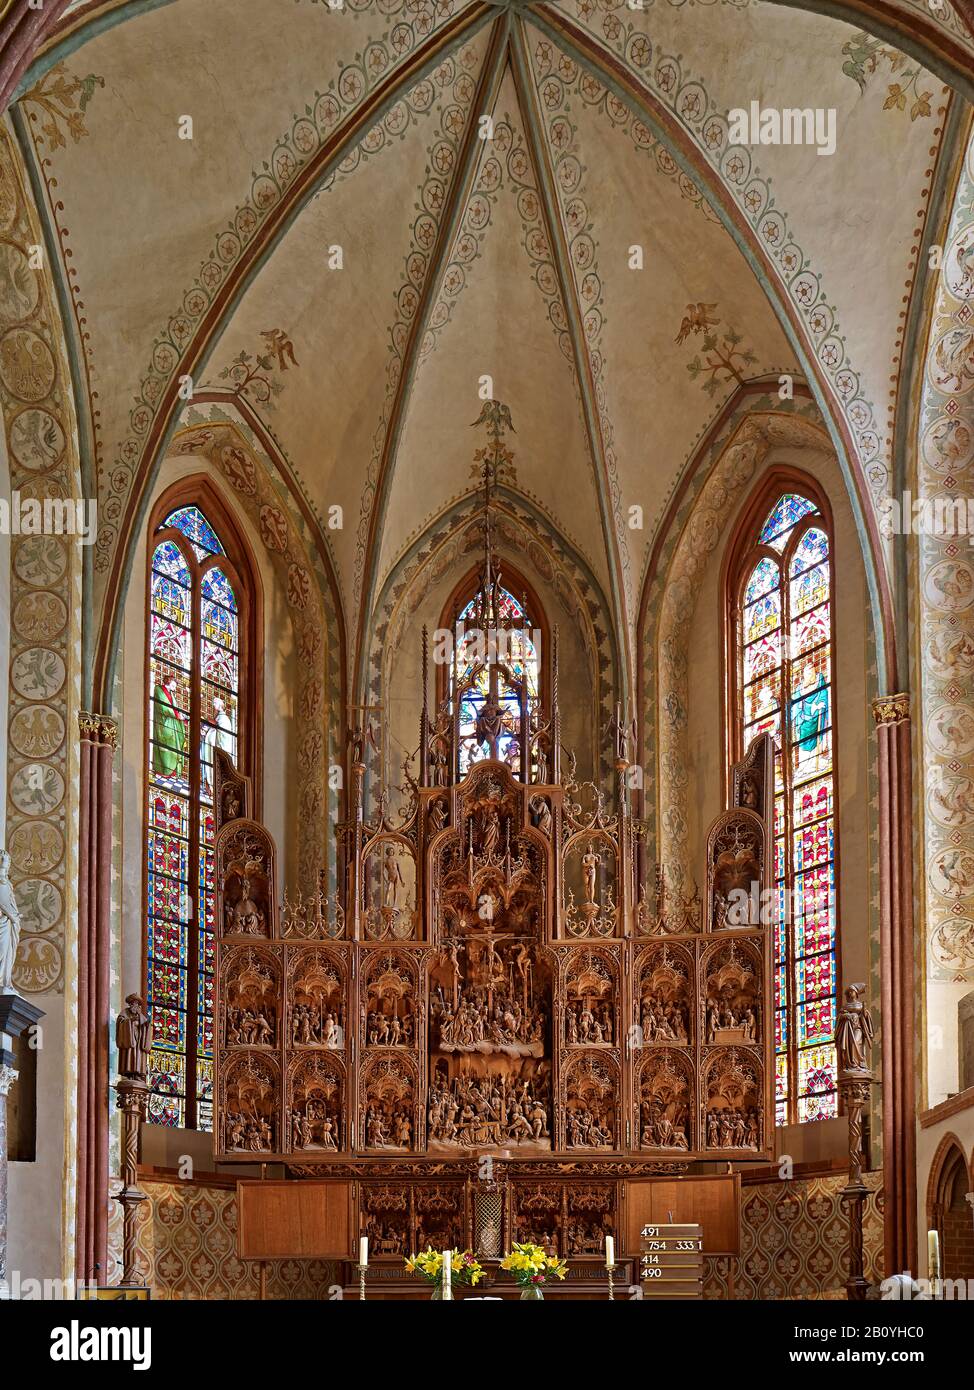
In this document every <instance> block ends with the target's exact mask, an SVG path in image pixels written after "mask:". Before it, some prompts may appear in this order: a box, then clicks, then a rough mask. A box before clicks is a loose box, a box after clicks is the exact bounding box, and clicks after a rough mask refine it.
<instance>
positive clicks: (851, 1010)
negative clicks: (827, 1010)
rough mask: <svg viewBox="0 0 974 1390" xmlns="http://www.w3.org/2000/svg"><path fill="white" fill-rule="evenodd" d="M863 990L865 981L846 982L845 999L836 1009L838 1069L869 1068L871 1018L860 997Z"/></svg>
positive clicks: (863, 1070) (861, 1070)
mask: <svg viewBox="0 0 974 1390" xmlns="http://www.w3.org/2000/svg"><path fill="white" fill-rule="evenodd" d="M865 992H866V986H865V984H859V985H847V986H846V990H845V1002H844V1003H843V1004H842V1006H841V1008H840V1009H839V1016H838V1019H837V1021H836V1027H835V1046H836V1049H837V1051H838V1054H839V1071H840V1072H843V1071H846V1072H855V1071H859V1072H868V1071H869V1062H870V1053H871V1051H872V1045H873V1021H872V1017H871V1015H870V1013H869V1009H868V1008H867V1006H866V1004H865V1001H864V999H863V995H864V994H865Z"/></svg>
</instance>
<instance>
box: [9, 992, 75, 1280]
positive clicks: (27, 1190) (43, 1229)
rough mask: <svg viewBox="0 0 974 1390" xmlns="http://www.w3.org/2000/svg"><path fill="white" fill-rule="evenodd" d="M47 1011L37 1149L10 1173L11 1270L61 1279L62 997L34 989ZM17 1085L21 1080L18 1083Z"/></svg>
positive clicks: (43, 1023)
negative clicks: (26, 1160)
mask: <svg viewBox="0 0 974 1390" xmlns="http://www.w3.org/2000/svg"><path fill="white" fill-rule="evenodd" d="M30 1002H31V1003H32V1004H36V1005H37V1007H38V1008H39V1009H43V1010H44V1018H43V1019H42V1020H41V1024H40V1027H41V1030H42V1031H41V1045H40V1047H39V1048H38V1050H37V1150H36V1157H35V1159H34V1162H33V1163H11V1164H10V1167H9V1172H8V1185H9V1190H8V1212H7V1220H8V1225H7V1275H8V1278H9V1279H11V1280H12V1279H13V1277H14V1272H15V1271H19V1273H20V1277H21V1278H22V1279H24V1278H31V1279H59V1278H62V1277H63V1275H64V1273H65V1271H64V1269H63V1252H62V1244H61V1236H62V1218H63V1215H64V1211H63V1202H64V1196H65V1190H66V1185H65V1172H64V1169H65V1152H64V1143H65V1141H64V1124H65V1094H64V1045H65V1044H64V996H63V995H61V994H32V995H31V996H30ZM14 1084H15V1086H16V1085H17V1084H18V1083H16V1082H15V1083H14Z"/></svg>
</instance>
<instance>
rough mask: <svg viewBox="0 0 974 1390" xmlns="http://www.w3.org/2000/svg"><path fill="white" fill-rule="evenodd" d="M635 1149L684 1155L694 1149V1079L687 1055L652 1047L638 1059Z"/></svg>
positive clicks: (664, 1048)
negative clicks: (637, 1140)
mask: <svg viewBox="0 0 974 1390" xmlns="http://www.w3.org/2000/svg"><path fill="white" fill-rule="evenodd" d="M636 1093H637V1097H638V1105H639V1121H638V1124H639V1147H640V1148H641V1149H675V1150H677V1151H679V1152H683V1153H685V1152H687V1150H689V1149H692V1148H694V1147H695V1146H696V1144H695V1140H696V1131H695V1126H694V1109H695V1097H696V1076H695V1071H694V1066H693V1061H692V1059H691V1057H690V1054H689V1053H687V1052H681V1051H679V1050H678V1049H677V1048H672V1047H654V1048H652V1049H651V1050H650V1051H648V1053H647V1055H643V1056H641V1057H640V1058H639V1061H638V1063H637V1072H636Z"/></svg>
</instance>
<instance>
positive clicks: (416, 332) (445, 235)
mask: <svg viewBox="0 0 974 1390" xmlns="http://www.w3.org/2000/svg"><path fill="white" fill-rule="evenodd" d="M510 28H511V19H510V15H509V14H507V13H504V14H503V15H501V16H500V17H499V18H498V19H497V20H495V21H494V28H493V32H492V34H491V41H490V46H489V47H488V50H487V55H486V57H485V59H484V62H483V66H482V67H481V70H480V77H479V80H478V84H477V92H476V94H475V96H474V99H473V101H472V102H471V105H470V118H469V120H468V122H467V129H466V131H465V133H464V137H463V146H462V148H461V151H460V158H459V160H458V162H457V170H456V173H455V175H454V178H453V182H452V183H451V185H450V191H449V194H448V196H447V202H446V207H445V209H444V213H443V216H442V218H441V220H440V227H439V232H438V234H437V238H436V242H435V245H434V247H433V252H432V255H431V257H430V267H429V271H428V272H427V275H426V279H425V281H424V283H423V288H422V291H421V293H420V298H419V304H418V306H417V309H416V313H415V314H414V316H413V322H412V327H411V329H410V332H409V339H408V341H407V343H406V349H405V352H404V353H403V365H402V371H401V372H400V374H399V380H398V382H397V383H396V389H395V393H394V395H393V400H392V404H391V406H390V408H389V423H388V425H387V427H386V432H385V439H384V441H383V445H382V455H381V458H380V461H379V467H378V470H377V475H376V481H375V500H374V502H373V504H372V509H371V514H370V517H369V530H368V539H367V541H366V549H365V562H364V566H363V574H362V592H361V595H360V597H359V612H358V627H357V632H356V639H355V667H354V675H355V680H354V684H353V688H354V689H356V690H361V689H363V685H362V682H363V681H364V679H365V677H366V661H367V657H368V628H369V620H370V617H371V613H372V605H373V600H374V593H375V585H376V578H377V573H378V565H379V555H380V552H381V548H382V533H383V528H384V525H385V516H386V510H387V508H388V504H389V495H390V491H391V487H392V480H393V478H394V476H395V471H396V460H397V456H398V453H399V445H400V443H401V441H402V433H403V427H404V425H405V421H406V414H407V409H408V405H409V399H410V395H411V392H412V386H413V381H414V379H415V376H416V370H417V368H418V366H419V360H420V350H421V348H422V345H423V338H424V337H425V335H426V328H427V325H428V323H429V318H430V314H431V313H432V311H433V308H434V306H435V304H436V301H437V297H438V295H439V292H440V287H441V284H442V280H443V273H444V271H445V269H446V267H447V265H448V264H449V260H450V255H451V252H452V251H453V247H454V244H455V243H456V239H457V236H458V234H459V231H460V225H461V223H462V221H463V216H464V213H465V212H466V208H467V203H468V201H469V199H470V193H471V191H472V188H473V184H474V181H475V179H476V177H477V170H478V168H479V165H480V154H481V150H482V140H481V138H480V118H481V116H483V115H490V114H492V112H493V110H494V105H495V102H496V100H497V95H498V92H499V91H500V86H501V81H502V79H503V75H504V70H505V67H506V64H507V54H508V39H509V35H510ZM363 698H364V696H363Z"/></svg>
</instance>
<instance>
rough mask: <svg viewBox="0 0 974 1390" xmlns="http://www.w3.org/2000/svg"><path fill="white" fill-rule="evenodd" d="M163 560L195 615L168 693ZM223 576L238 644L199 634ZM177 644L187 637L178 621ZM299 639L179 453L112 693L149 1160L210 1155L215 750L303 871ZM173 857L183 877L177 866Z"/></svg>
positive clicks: (171, 465) (235, 530) (223, 507)
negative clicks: (215, 582)
mask: <svg viewBox="0 0 974 1390" xmlns="http://www.w3.org/2000/svg"><path fill="white" fill-rule="evenodd" d="M183 509H196V510H197V511H198V514H199V516H201V517H202V518H204V519H205V522H206V523H207V524H208V526H209V528H210V529H211V531H212V536H205V535H204V536H200V535H196V534H194V528H193V525H192V524H191V523H188V516H187V515H185V514H184V516H183V517H182V518H180V517H179V516H178V514H179V513H180V512H181V511H182V510H183ZM160 551H163V552H164V554H163V555H162V556H161V557H160ZM164 560H168V561H169V563H170V565H171V566H172V568H173V570H174V574H173V575H172V576H167V582H168V583H170V584H172V585H174V586H175V590H178V592H175V591H174V592H173V593H172V594H171V595H170V599H171V603H172V604H173V605H176V606H177V607H178V606H179V601H180V600H182V604H183V607H186V606H187V605H188V612H189V616H190V618H191V621H190V623H189V624H188V625H187V626H188V628H189V633H188V635H187V636H186V637H185V638H183V639H182V641H183V646H184V647H185V649H186V650H187V651H188V653H189V658H190V659H189V662H188V663H186V662H184V663H183V665H184V669H186V670H188V671H189V673H190V674H189V675H187V676H183V677H178V676H177V677H176V680H175V684H174V685H171V686H170V696H171V697H172V698H171V701H169V702H167V697H166V696H165V694H161V695H160V694H159V692H158V691H157V685H158V684H159V683H160V682H159V680H158V677H159V676H160V675H162V674H165V671H164V670H163V669H162V667H160V655H161V656H162V662H163V665H165V663H166V661H167V658H166V657H165V654H164V653H159V652H155V651H153V646H155V645H157V644H155V643H154V642H153V623H154V618H153V610H154V609H155V610H159V611H161V610H163V609H167V608H168V607H169V606H171V605H167V604H165V603H164V602H161V601H157V598H156V596H155V593H154V583H155V581H156V580H157V579H158V575H159V573H160V571H162V570H164V569H165V565H164V564H163V563H161V562H160V561H164ZM214 573H220V574H223V575H224V576H225V578H226V581H227V587H228V589H229V590H230V591H231V592H232V596H233V603H231V602H229V601H225V602H222V604H221V611H220V612H219V613H210V614H209V617H210V618H212V619H214V621H216V622H217V624H218V625H219V624H220V623H222V624H223V625H224V627H225V628H226V631H225V632H224V633H223V636H224V638H229V639H230V640H224V641H223V642H221V641H220V634H218V633H215V632H205V631H204V627H205V625H206V624H205V622H204V618H205V617H206V614H204V612H203V603H204V600H205V598H206V596H207V595H206V594H205V593H204V579H205V577H206V575H208V574H211V575H212V574H214ZM187 580H188V583H187ZM227 597H228V596H227V594H224V599H225V600H226V599H227ZM233 604H236V611H235V612H234V611H233ZM174 619H175V622H176V627H177V628H178V627H179V626H180V623H179V615H178V614H177V613H174V612H172V613H171V612H168V611H166V613H165V621H173V620H174ZM211 625H212V624H211ZM234 629H235V641H234V640H233V635H234ZM166 640H169V642H170V645H172V643H176V644H177V645H178V643H179V634H178V631H175V630H174V632H173V633H172V634H171V636H170V637H169V638H168V639H166ZM298 640H299V634H298V632H297V629H296V627H295V623H294V615H293V612H292V610H291V608H290V607H289V605H288V599H287V594H286V591H285V586H284V581H283V580H282V578H281V575H280V574H279V572H278V568H277V567H276V566H275V564H274V556H273V555H272V553H271V552H270V551H269V549H268V547H267V546H266V544H265V543H264V542H263V540H262V537H261V534H260V532H259V530H258V529H257V526H256V524H255V523H254V522H253V521H252V519H251V517H250V515H249V513H248V512H247V511H245V509H244V508H243V507H242V506H241V505H240V502H239V501H238V499H237V498H236V496H235V495H234V494H233V493H232V492H231V491H230V489H229V488H228V487H227V486H225V485H224V483H223V480H222V478H221V477H220V475H219V473H218V472H217V470H216V468H215V467H214V466H213V464H212V463H211V462H210V461H209V460H208V459H206V458H203V457H201V456H200V455H198V454H196V453H187V454H186V455H185V456H175V455H171V456H170V457H169V458H168V459H167V460H166V462H165V464H164V466H163V468H162V470H161V472H160V477H159V480H158V483H157V486H156V490H155V496H154V498H153V499H152V502H151V505H150V508H149V511H148V514H147V518H146V522H145V525H144V527H143V530H142V535H141V537H140V541H139V546H138V549H137V551H136V553H135V555H134V556H133V563H132V580H131V583H130V585H129V589H128V593H127V596H126V610H125V622H124V625H123V631H122V643H121V648H120V653H119V661H118V665H117V675H116V685H115V697H114V704H115V708H116V709H118V711H119V714H120V722H121V730H122V733H121V740H120V743H121V762H120V766H119V768H118V771H119V777H120V781H121V785H120V788H119V789H118V790H117V792H116V802H117V804H118V805H119V813H118V817H117V824H118V831H117V834H118V838H119V840H120V842H121V844H120V850H119V869H120V880H121V881H120V889H119V896H120V899H121V908H120V912H119V934H120V936H121V952H120V955H121V959H120V978H121V989H120V992H121V996H122V997H124V995H125V994H126V993H128V992H129V991H131V990H137V991H139V992H140V993H143V994H144V995H145V997H146V998H147V1000H148V1002H149V1004H150V1006H152V1007H153V1010H154V1024H153V1026H154V1041H155V1042H156V1044H157V1046H156V1048H155V1049H154V1054H153V1058H152V1063H151V1066H152V1071H151V1074H150V1084H152V1086H153V1095H152V1098H151V1101H150V1114H149V1121H150V1122H149V1124H148V1125H147V1126H146V1127H145V1128H144V1130H143V1159H144V1161H145V1162H148V1163H156V1164H158V1165H160V1166H171V1164H172V1163H173V1162H174V1161H176V1159H175V1157H174V1156H178V1154H179V1153H190V1154H192V1155H193V1157H194V1161H195V1162H196V1163H197V1165H198V1166H202V1167H203V1168H206V1167H209V1166H211V1163H210V1159H209V1150H210V1143H209V1135H208V1134H206V1133H205V1132H201V1133H200V1134H199V1139H198V1140H196V1139H191V1137H190V1135H189V1134H187V1133H186V1131H187V1130H198V1131H206V1130H208V1129H209V1127H210V1120H209V1104H208V1087H209V1079H208V1068H209V1054H210V1048H211V1040H210V1031H211V1030H210V1027H209V1025H208V1023H207V1018H208V1015H209V1012H210V1008H211V1002H212V1001H211V994H210V992H209V990H208V981H207V977H208V975H209V968H210V965H211V963H212V956H211V953H208V940H207V937H208V931H207V922H208V912H209V911H210V896H209V884H208V882H207V864H208V859H209V854H208V844H209V840H208V829H207V826H208V819H209V816H210V813H209V808H210V804H211V799H210V796H209V792H208V785H209V782H208V779H209V776H210V773H209V768H210V766H211V763H212V749H213V746H214V745H217V746H221V747H225V748H226V751H227V752H229V753H230V755H231V756H232V757H233V758H234V759H235V761H236V762H237V765H238V767H239V768H240V770H241V771H242V772H244V773H246V774H247V775H248V776H250V777H251V778H252V781H253V795H254V811H255V814H256V815H258V816H260V817H261V818H262V820H263V821H264V823H265V824H266V825H267V826H268V828H269V829H270V831H271V833H272V834H273V835H274V838H275V840H276V841H277V844H278V848H279V852H280V855H281V863H282V865H284V866H285V868H284V880H285V881H290V882H295V881H296V875H297V872H298V862H297V861H298V854H299V850H300V825H299V821H300V817H299V814H298V811H297V808H296V807H295V806H293V805H289V803H288V788H289V787H290V788H293V787H294V786H295V785H296V781H297V772H298V753H299V747H298V743H299V740H298V738H297V736H296V721H295V718H294V708H293V706H294V702H295V695H294V692H295V690H296V689H297V678H298V670H299V662H298ZM221 646H222V648H223V650H222V651H221V650H220V647H221ZM234 646H236V648H237V650H236V653H233V652H232V648H233V647H234ZM210 662H215V663H216V668H217V669H216V672H215V673H214V679H213V680H209V679H208V676H207V672H206V670H205V669H204V668H205V667H206V665H207V664H208V663H210ZM172 664H173V665H175V662H173V663H172ZM221 668H222V669H223V676H222V677H221V676H220V674H219V671H220V669H221ZM163 684H164V683H163ZM180 687H182V693H181V694H180ZM221 687H222V688H221ZM157 697H158V698H157ZM187 697H188V698H187ZM217 699H219V701H220V702H221V704H222V706H223V709H222V711H221V710H220V709H219V707H218V706H217V705H216V700H217ZM170 705H171V707H170ZM160 716H161V717H160ZM157 735H161V737H157ZM157 793H161V794H162V803H161V804H162V805H165V804H166V798H167V796H168V797H169V800H170V801H171V802H173V804H174V805H175V806H177V807H180V808H182V812H183V818H184V823H185V829H186V831H187V832H188V833H186V834H182V833H180V834H171V833H170V831H171V829H172V827H171V826H169V825H168V824H167V825H164V826H162V827H161V829H162V837H161V839H158V843H157V838H158V837H157V836H156V830H157V826H156V824H155V822H156V820H157V816H156V801H157V799H158V797H157ZM170 793H171V795H169V794H170ZM173 814H174V815H175V814H176V812H173ZM167 854H168V855H169V856H170V857H171V859H172V864H173V865H174V866H175V867H176V868H177V869H178V873H169V872H168V871H167V863H164V862H163V860H165V858H166V855H167ZM159 856H161V858H160V857H159ZM167 862H168V861H167ZM157 881H158V883H157ZM154 890H156V891H154ZM157 906H158V907H159V911H158V912H157V911H156V907H157ZM155 1013H158V1015H159V1017H158V1018H156V1017H155ZM167 1064H168V1069H167Z"/></svg>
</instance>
